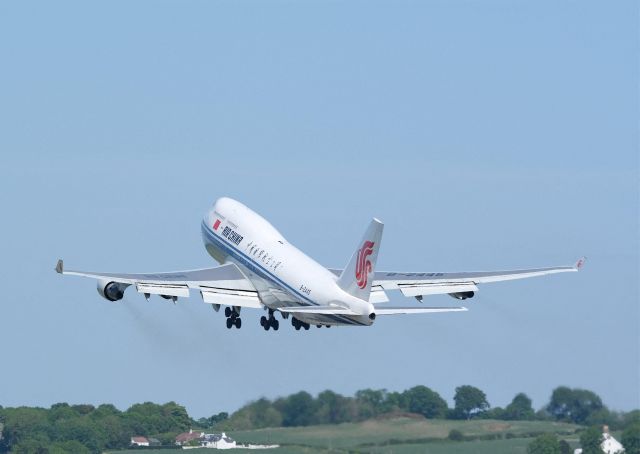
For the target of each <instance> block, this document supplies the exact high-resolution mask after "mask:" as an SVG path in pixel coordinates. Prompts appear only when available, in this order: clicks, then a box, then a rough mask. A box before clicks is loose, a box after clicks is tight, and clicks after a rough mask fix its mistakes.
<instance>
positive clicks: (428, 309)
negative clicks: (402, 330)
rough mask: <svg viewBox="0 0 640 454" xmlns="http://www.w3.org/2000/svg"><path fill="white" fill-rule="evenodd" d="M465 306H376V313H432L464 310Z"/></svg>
mask: <svg viewBox="0 0 640 454" xmlns="http://www.w3.org/2000/svg"><path fill="white" fill-rule="evenodd" d="M467 310H468V309H467V308H466V307H389V308H384V309H378V308H376V315H397V314H434V313H437V312H464V311H467Z"/></svg>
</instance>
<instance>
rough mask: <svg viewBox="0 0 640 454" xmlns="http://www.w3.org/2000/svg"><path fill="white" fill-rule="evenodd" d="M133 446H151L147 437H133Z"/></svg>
mask: <svg viewBox="0 0 640 454" xmlns="http://www.w3.org/2000/svg"><path fill="white" fill-rule="evenodd" d="M131 446H149V440H147V439H146V438H145V437H131Z"/></svg>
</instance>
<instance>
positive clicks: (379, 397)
mask: <svg viewBox="0 0 640 454" xmlns="http://www.w3.org/2000/svg"><path fill="white" fill-rule="evenodd" d="M386 393H387V392H386V390H384V389H361V390H360V391H357V392H356V402H357V403H358V409H359V413H360V418H362V419H369V418H372V417H374V416H378V415H379V414H380V413H382V412H383V404H384V402H385V396H386Z"/></svg>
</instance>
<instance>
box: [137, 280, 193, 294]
mask: <svg viewBox="0 0 640 454" xmlns="http://www.w3.org/2000/svg"><path fill="white" fill-rule="evenodd" d="M136 289H137V290H138V293H148V294H151V295H166V296H176V297H180V298H188V297H189V287H187V286H186V285H176V284H146V283H143V282H140V283H138V284H136Z"/></svg>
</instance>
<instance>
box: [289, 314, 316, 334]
mask: <svg viewBox="0 0 640 454" xmlns="http://www.w3.org/2000/svg"><path fill="white" fill-rule="evenodd" d="M291 324H292V325H293V327H294V328H295V329H296V331H300V328H304V329H305V331H306V330H308V329H309V328H310V326H311V325H309V324H308V323H305V322H303V321H300V320H298V319H297V318H295V317H291Z"/></svg>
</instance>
